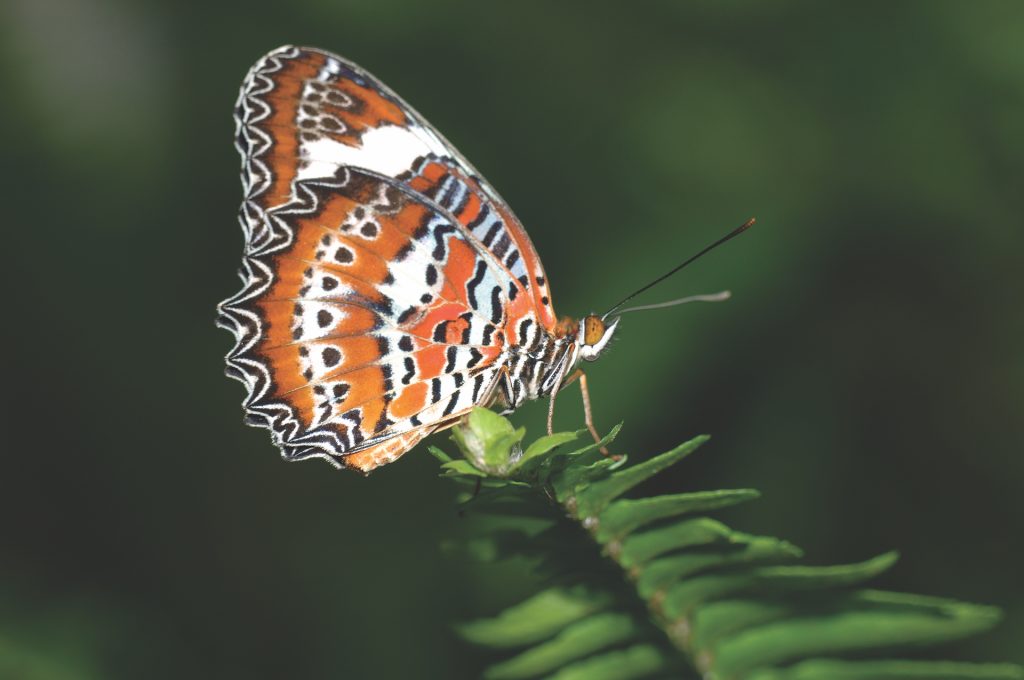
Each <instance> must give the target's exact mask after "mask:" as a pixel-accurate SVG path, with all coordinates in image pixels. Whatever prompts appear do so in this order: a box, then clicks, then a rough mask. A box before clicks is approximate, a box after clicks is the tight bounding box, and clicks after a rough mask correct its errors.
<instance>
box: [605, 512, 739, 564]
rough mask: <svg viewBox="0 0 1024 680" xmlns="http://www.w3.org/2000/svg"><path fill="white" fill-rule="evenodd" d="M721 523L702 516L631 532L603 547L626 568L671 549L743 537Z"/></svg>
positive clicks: (727, 541) (723, 541) (728, 541)
mask: <svg viewBox="0 0 1024 680" xmlns="http://www.w3.org/2000/svg"><path fill="white" fill-rule="evenodd" d="M745 537H746V534H740V533H737V532H735V531H733V530H732V529H730V528H729V527H727V526H725V525H724V524H722V523H721V522H718V521H716V520H713V519H708V518H706V517H699V518H696V519H687V520H683V521H681V522H676V523H675V524H672V525H670V526H667V527H662V528H660V529H651V530H649V531H644V532H642V533H639V534H632V535H630V536H629V537H628V538H626V540H624V541H622V543H621V544H618V543H617V542H612V543H609V544H608V546H607V550H608V552H609V554H611V555H612V556H613V557H615V558H616V559H617V560H618V562H619V563H620V564H621V565H622V566H623V567H624V568H626V569H631V568H633V567H637V566H639V565H641V564H643V563H644V562H647V561H648V560H650V559H653V558H655V557H657V556H658V555H663V554H665V553H667V552H670V551H672V550H679V549H680V548H690V547H693V546H701V545H710V544H716V543H733V542H736V541H740V540H743V539H744V538H745Z"/></svg>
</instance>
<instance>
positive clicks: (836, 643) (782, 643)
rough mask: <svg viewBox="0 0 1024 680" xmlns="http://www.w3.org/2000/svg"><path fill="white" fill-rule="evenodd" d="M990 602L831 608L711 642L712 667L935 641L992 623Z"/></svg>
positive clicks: (730, 668) (726, 669)
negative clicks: (927, 608) (940, 611)
mask: <svg viewBox="0 0 1024 680" xmlns="http://www.w3.org/2000/svg"><path fill="white" fill-rule="evenodd" d="M998 620H999V612H998V610H996V609H994V608H992V607H980V606H972V605H961V607H960V608H959V610H958V611H957V612H956V615H955V616H951V617H936V616H934V615H932V614H931V613H927V612H912V611H902V612H900V611H878V610H864V611H842V610H839V611H834V612H829V613H827V614H823V615H821V616H814V617H805V618H796V619H785V620H781V621H777V622H773V623H769V624H766V625H764V626H759V627H756V628H752V629H749V630H747V631H745V632H743V633H741V634H739V635H737V636H735V637H733V638H730V639H728V640H724V641H722V642H721V643H720V644H718V645H717V646H716V647H715V650H714V653H713V656H714V659H715V661H714V664H713V668H714V670H715V672H716V673H718V674H721V675H723V676H734V675H741V674H743V673H746V672H748V671H750V670H753V669H756V668H759V667H764V666H772V665H775V664H779V663H784V662H787V661H790V660H793V659H797V658H800V657H806V656H808V655H817V654H841V653H844V652H853V651H860V650H868V649H874V650H878V649H885V648H891V647H899V646H905V645H908V644H921V643H927V642H940V641H945V640H951V639H956V638H960V637H965V636H967V635H971V634H974V633H977V632H980V631H982V630H986V629H988V628H990V627H992V626H993V625H994V624H995V623H996V621H998Z"/></svg>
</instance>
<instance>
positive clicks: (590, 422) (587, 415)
mask: <svg viewBox="0 0 1024 680" xmlns="http://www.w3.org/2000/svg"><path fill="white" fill-rule="evenodd" d="M575 380H579V381H580V394H581V395H583V422H585V423H586V424H587V429H588V430H590V436H591V437H593V438H594V442H595V443H597V444H600V443H601V435H599V434H598V433H597V428H596V427H594V412H593V411H592V410H591V408H590V390H589V389H588V388H587V374H586V373H584V372H583V369H582V368H577V369H576V370H575V371H573V372H572V373H571V374H570V375H569V377H568V378H566V379H565V381H564V382H563V383H562V387H565V386H566V385H571V384H572V383H573V381H575ZM552 397H554V395H552ZM554 403H555V400H554V399H553V398H552V400H551V408H550V409H549V410H548V434H551V416H552V415H553V413H554V410H555V409H554ZM601 454H602V455H604V456H606V457H608V458H614V459H616V460H618V458H619V457H618V456H613V455H612V454H611V453H609V451H608V447H606V446H602V447H601Z"/></svg>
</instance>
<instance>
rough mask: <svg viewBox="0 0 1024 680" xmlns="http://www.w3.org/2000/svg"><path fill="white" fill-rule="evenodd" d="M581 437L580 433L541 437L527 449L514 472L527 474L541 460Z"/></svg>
mask: <svg viewBox="0 0 1024 680" xmlns="http://www.w3.org/2000/svg"><path fill="white" fill-rule="evenodd" d="M579 435H580V433H579V432H555V433H554V434H549V435H547V436H546V437H541V438H540V439H538V440H537V441H535V442H533V443H532V444H530V445H529V446H528V447H526V450H525V451H523V455H522V457H521V458H520V459H519V460H518V461H516V462H515V463H514V464H513V465H512V470H513V471H515V472H519V473H522V472H525V471H526V470H528V469H529V468H531V467H533V465H534V464H536V463H539V462H540V461H539V460H538V459H539V458H541V457H542V456H545V455H547V454H549V453H551V451H553V450H554V449H556V448H558V447H559V446H562V445H563V444H567V443H569V442H571V441H575V440H576V439H577V438H578V437H579Z"/></svg>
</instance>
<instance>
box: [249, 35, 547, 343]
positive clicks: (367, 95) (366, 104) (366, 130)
mask: <svg viewBox="0 0 1024 680" xmlns="http://www.w3.org/2000/svg"><path fill="white" fill-rule="evenodd" d="M235 117H236V121H237V134H236V146H237V147H238V149H239V152H240V153H241V154H242V158H243V162H242V179H243V185H244V188H245V193H246V198H245V202H244V203H243V206H242V216H243V222H244V224H243V228H244V229H245V230H246V232H247V236H248V237H249V240H250V241H251V242H256V243H258V242H260V239H261V238H263V236H264V234H263V231H264V229H263V220H262V214H263V213H264V212H265V211H266V210H268V209H270V208H272V207H274V206H279V205H281V204H283V203H285V202H287V201H288V200H290V199H291V198H292V197H293V195H294V185H295V183H296V182H297V181H298V180H301V179H309V178H324V177H330V176H332V175H333V174H334V173H335V172H337V170H338V168H339V167H355V168H362V169H365V170H368V171H371V172H375V173H378V174H381V175H384V176H388V177H393V178H396V179H398V180H399V181H402V182H407V183H410V184H416V185H417V187H418V189H417V190H419V191H422V192H424V193H427V194H428V195H430V192H431V191H432V190H441V191H444V192H448V194H447V195H448V197H449V198H454V197H457V196H458V197H468V198H466V203H465V205H464V206H463V209H462V210H460V211H455V210H453V211H452V212H456V213H458V214H457V216H458V217H460V225H461V226H462V228H464V229H467V230H469V231H472V232H473V234H474V235H475V236H476V237H477V238H478V239H479V240H481V241H484V242H485V243H490V244H501V245H500V246H499V249H501V250H503V251H504V257H506V258H509V259H512V258H515V259H514V261H513V264H512V265H511V266H510V267H509V269H510V272H511V273H512V275H513V277H514V278H515V279H516V280H517V281H518V282H519V286H520V288H521V289H522V290H523V291H524V292H525V293H526V294H527V295H528V297H529V298H530V299H531V300H532V303H533V306H534V308H535V310H536V312H535V313H536V314H537V316H538V319H539V321H540V322H541V323H542V325H543V326H544V327H545V328H549V329H550V328H553V327H554V325H555V323H556V321H557V319H556V317H555V314H554V310H553V308H552V304H551V294H550V291H549V289H548V283H547V280H546V277H545V274H544V269H543V266H542V265H541V261H540V257H539V256H538V255H537V251H536V249H535V248H534V246H533V243H532V242H531V241H530V237H529V236H528V235H527V233H526V230H525V229H524V228H523V226H522V224H521V223H520V222H519V220H518V219H517V218H516V217H515V215H514V214H513V213H512V210H511V209H510V208H509V207H508V205H507V204H506V203H505V202H504V201H503V200H502V199H501V197H500V196H499V195H498V193H497V192H496V191H495V190H494V189H493V188H492V187H491V186H490V185H489V184H488V183H487V182H486V180H484V179H483V177H482V176H481V175H480V174H479V173H478V172H477V171H476V169H474V168H473V166H472V165H471V164H470V163H469V162H468V161H467V160H466V159H465V158H464V157H463V156H462V155H461V154H460V153H459V152H458V151H457V150H456V149H455V148H454V147H453V146H452V145H451V144H450V143H449V142H448V141H447V140H446V139H445V138H444V137H443V136H442V135H441V134H440V133H439V132H438V131H437V130H435V129H434V128H433V127H432V126H431V125H430V124H429V123H427V122H426V121H425V120H424V119H423V117H422V116H420V115H419V114H418V113H417V112H416V111H415V110H414V109H413V108H412V107H411V106H409V105H408V104H407V103H406V102H405V101H403V100H402V99H401V98H400V97H399V96H398V95H396V94H395V93H394V92H392V91H391V90H390V89H389V88H388V87H387V86H386V85H384V84H383V83H381V82H380V81H379V80H377V79H376V78H375V77H373V76H372V75H370V74H369V73H368V72H366V71H365V70H363V69H362V68H360V67H359V66H357V65H356V64H353V63H352V62H349V61H347V60H345V59H344V58H342V57H339V56H337V55H334V54H331V53H329V52H324V51H322V50H317V49H313V48H304V47H303V48H300V47H291V46H286V47H281V48H279V49H277V50H274V51H273V52H271V53H269V54H268V55H266V56H265V57H264V58H263V59H261V60H260V61H259V62H257V63H256V65H255V66H253V68H252V69H251V70H250V72H249V74H248V76H247V77H246V79H245V82H244V83H243V85H242V89H241V92H240V95H239V100H238V104H237V107H236V116H235ZM440 202H441V203H442V204H444V202H443V201H440ZM250 232H252V233H251V235H250ZM488 235H490V238H489V239H485V238H484V237H486V236H488ZM487 247H490V246H487ZM513 253H515V255H513Z"/></svg>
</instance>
